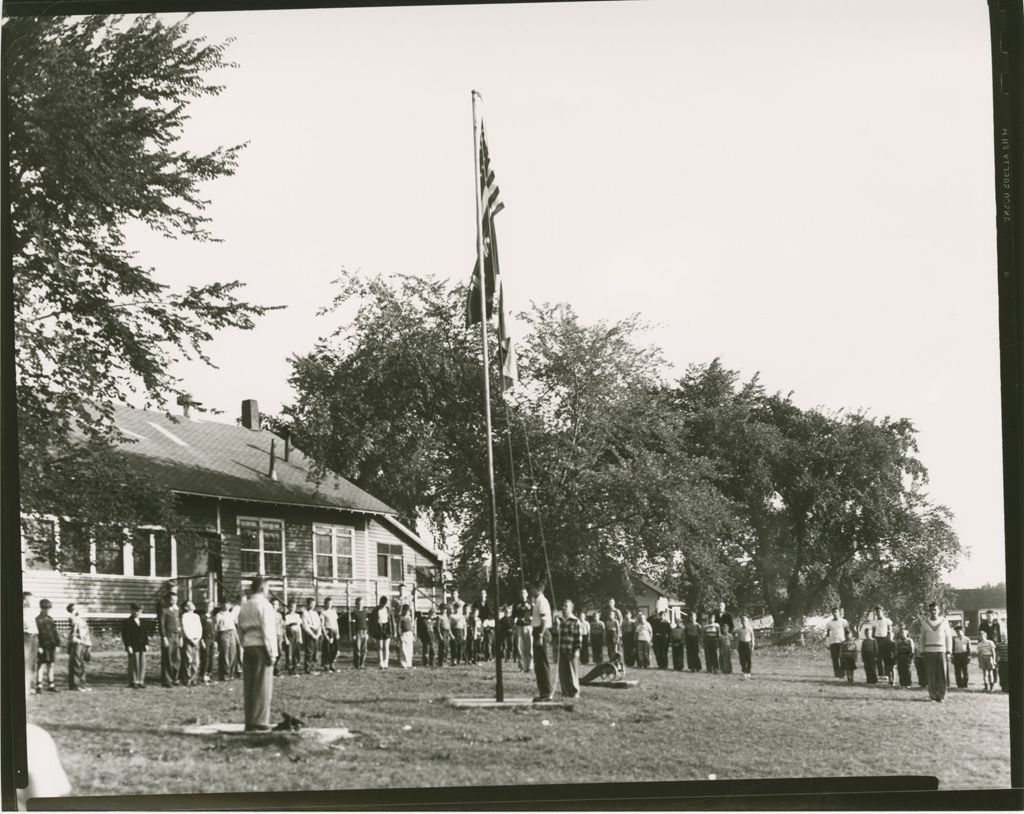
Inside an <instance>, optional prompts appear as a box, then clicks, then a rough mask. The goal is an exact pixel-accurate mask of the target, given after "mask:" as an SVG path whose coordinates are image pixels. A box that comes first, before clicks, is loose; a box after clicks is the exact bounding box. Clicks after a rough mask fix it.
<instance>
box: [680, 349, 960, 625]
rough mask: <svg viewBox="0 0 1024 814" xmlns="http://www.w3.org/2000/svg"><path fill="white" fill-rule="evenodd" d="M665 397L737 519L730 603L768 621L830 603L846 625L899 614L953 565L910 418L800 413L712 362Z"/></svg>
mask: <svg viewBox="0 0 1024 814" xmlns="http://www.w3.org/2000/svg"><path fill="white" fill-rule="evenodd" d="M674 398H675V403H676V405H677V408H678V409H680V410H681V411H682V412H683V414H684V415H685V416H686V426H687V432H688V439H689V443H690V444H691V445H692V447H693V449H694V451H695V452H698V453H700V454H702V455H706V456H708V457H710V458H711V459H712V460H713V461H715V462H716V463H715V468H716V470H717V471H718V473H719V476H718V478H717V483H718V485H719V486H720V488H721V489H722V491H723V492H724V493H725V494H726V495H727V496H728V497H729V498H730V499H731V500H732V501H733V503H734V505H735V506H736V507H737V508H738V510H739V512H740V513H741V515H742V517H743V519H744V523H745V526H746V529H745V531H744V532H743V533H741V534H740V535H739V537H738V538H737V540H738V543H739V548H740V557H741V561H742V563H743V565H744V568H743V572H744V574H743V576H742V577H741V578H740V581H739V583H738V587H739V588H740V594H741V596H743V598H744V600H745V601H746V602H748V603H750V604H761V603H763V605H764V606H765V607H767V608H768V609H769V610H770V611H771V612H772V613H773V615H774V616H775V618H776V622H777V623H785V622H787V621H789V620H793V619H798V618H799V617H800V616H803V615H806V614H808V613H813V612H816V611H819V610H821V609H822V608H823V606H824V605H825V604H827V603H828V602H829V601H831V600H832V599H834V598H835V599H838V600H840V601H841V602H842V604H843V606H844V607H845V608H846V610H847V613H848V614H849V615H850V616H852V617H860V616H861V615H863V613H864V612H865V611H866V610H867V608H868V607H870V606H871V605H873V604H876V603H878V604H883V605H885V606H886V607H889V608H894V607H903V606H905V605H906V606H908V607H909V604H913V603H914V602H920V601H921V599H922V598H923V597H924V596H925V595H927V594H929V593H930V592H932V591H935V590H937V589H938V586H939V584H940V577H941V575H942V573H943V572H944V571H945V570H948V569H949V568H951V567H953V565H955V562H956V560H957V558H958V557H959V555H960V544H959V542H958V540H957V538H956V535H955V534H954V532H953V531H952V528H951V526H950V520H951V515H950V513H949V511H948V510H947V509H945V508H944V507H942V506H935V505H932V504H931V503H930V502H929V501H928V500H927V497H926V494H925V492H924V487H925V485H926V483H927V470H926V469H925V467H924V466H923V464H922V463H921V462H920V461H919V460H918V458H917V457H916V454H915V453H916V452H917V445H916V441H915V431H914V427H913V425H912V423H911V422H910V421H909V420H907V419H899V420H893V419H890V418H885V419H881V420H878V419H873V418H869V417H868V416H866V415H864V414H862V413H855V414H851V415H842V414H834V415H830V414H826V413H823V412H821V411H819V410H801V409H800V408H799V407H797V406H796V405H795V404H794V403H793V402H792V400H791V398H790V396H788V395H787V396H783V395H781V394H773V395H769V394H767V393H766V392H765V391H764V389H763V388H762V387H761V386H760V385H759V384H758V382H757V379H756V377H755V379H753V380H752V381H750V382H748V383H747V384H745V385H739V377H738V374H736V373H735V372H734V371H728V370H725V369H724V368H723V367H722V366H721V364H720V363H719V362H718V361H717V360H715V361H714V362H712V363H711V364H710V365H706V366H694V367H691V368H690V370H689V371H688V373H687V375H686V376H685V377H684V378H683V379H682V380H681V381H680V383H679V386H678V387H677V389H676V392H675V394H674Z"/></svg>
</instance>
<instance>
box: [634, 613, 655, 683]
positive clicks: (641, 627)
mask: <svg viewBox="0 0 1024 814" xmlns="http://www.w3.org/2000/svg"><path fill="white" fill-rule="evenodd" d="M653 638H654V631H653V630H651V625H650V623H649V622H648V621H647V617H646V616H644V615H643V614H642V613H638V614H637V617H636V666H637V667H641V668H643V669H645V670H646V669H648V668H649V667H650V666H651V640H652V639H653Z"/></svg>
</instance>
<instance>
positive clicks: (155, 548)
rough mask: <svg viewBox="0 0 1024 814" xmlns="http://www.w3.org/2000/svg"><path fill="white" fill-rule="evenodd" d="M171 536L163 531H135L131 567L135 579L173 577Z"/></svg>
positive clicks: (143, 529) (144, 529)
mask: <svg viewBox="0 0 1024 814" xmlns="http://www.w3.org/2000/svg"><path fill="white" fill-rule="evenodd" d="M172 545H173V543H172V542H171V536H170V535H169V534H168V533H167V532H166V531H164V530H163V529H146V528H142V529H136V530H135V533H134V534H133V535H132V567H133V568H134V573H135V576H137V577H173V576H176V574H174V573H173V570H174V568H173V562H172V560H173V557H172V556H171V546H172Z"/></svg>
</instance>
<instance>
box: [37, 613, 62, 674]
mask: <svg viewBox="0 0 1024 814" xmlns="http://www.w3.org/2000/svg"><path fill="white" fill-rule="evenodd" d="M52 607H53V603H52V602H50V600H49V599H43V600H42V601H41V602H40V603H39V615H38V616H37V617H36V628H38V630H39V648H38V650H37V655H36V692H42V691H43V679H44V678H45V679H46V689H47V690H49V691H50V692H57V685H56V684H55V683H54V681H53V664H54V662H55V661H56V660H57V648H58V647H60V633H58V632H57V623H56V622H55V621H54V620H53V617H52V616H50V608H52Z"/></svg>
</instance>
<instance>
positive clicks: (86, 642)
mask: <svg viewBox="0 0 1024 814" xmlns="http://www.w3.org/2000/svg"><path fill="white" fill-rule="evenodd" d="M68 615H69V616H70V617H71V633H70V635H69V636H68V686H69V687H70V688H71V689H72V690H77V691H78V692H92V688H91V687H87V686H85V663H86V662H87V661H89V658H90V653H89V650H90V648H91V647H92V634H91V633H90V632H89V623H88V622H86V621H85V608H84V607H82V608H79V607H78V606H76V605H75V603H74V602H72V603H71V604H70V605H68Z"/></svg>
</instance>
